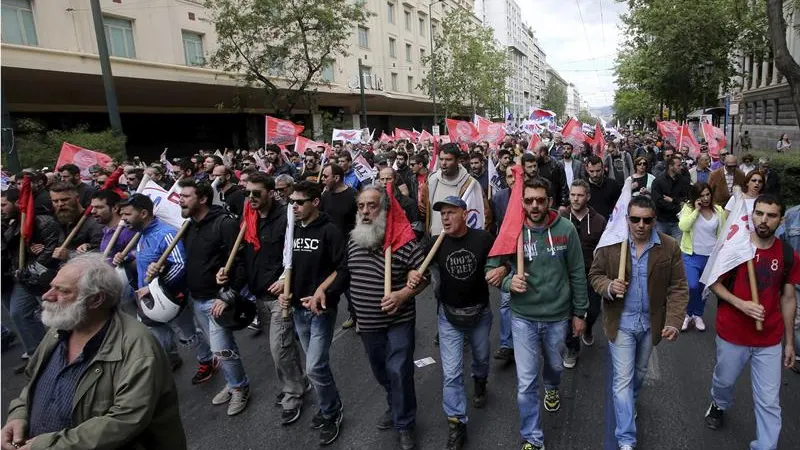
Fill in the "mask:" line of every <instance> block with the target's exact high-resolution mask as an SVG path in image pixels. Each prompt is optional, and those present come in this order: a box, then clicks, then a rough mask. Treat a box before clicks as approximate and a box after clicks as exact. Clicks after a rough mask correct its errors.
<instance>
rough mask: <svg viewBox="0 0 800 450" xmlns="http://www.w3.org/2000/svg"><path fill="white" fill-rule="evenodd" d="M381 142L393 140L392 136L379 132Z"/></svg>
mask: <svg viewBox="0 0 800 450" xmlns="http://www.w3.org/2000/svg"><path fill="white" fill-rule="evenodd" d="M380 141H381V142H394V137H392V136H389V135H388V134H386V133H384V132H381V139H380Z"/></svg>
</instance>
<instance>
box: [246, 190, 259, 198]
mask: <svg viewBox="0 0 800 450" xmlns="http://www.w3.org/2000/svg"><path fill="white" fill-rule="evenodd" d="M244 194H245V195H246V196H248V197H253V198H261V191H248V190H245V191H244Z"/></svg>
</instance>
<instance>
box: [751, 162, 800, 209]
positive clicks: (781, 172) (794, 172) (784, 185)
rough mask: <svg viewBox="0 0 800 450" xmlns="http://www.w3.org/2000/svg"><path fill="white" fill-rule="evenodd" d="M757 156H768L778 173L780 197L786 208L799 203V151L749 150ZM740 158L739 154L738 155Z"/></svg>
mask: <svg viewBox="0 0 800 450" xmlns="http://www.w3.org/2000/svg"><path fill="white" fill-rule="evenodd" d="M750 154H752V155H753V156H754V157H755V161H758V158H760V157H762V156H766V157H767V158H769V162H770V166H771V167H772V168H773V169H774V170H775V172H777V173H778V179H779V180H780V182H781V197H782V198H783V201H784V203H785V204H786V206H787V208H788V207H790V206H794V205H798V204H800V153H796V152H795V153H792V152H788V153H777V152H776V151H775V150H774V149H773V150H764V151H752V152H750ZM740 159H741V156H740Z"/></svg>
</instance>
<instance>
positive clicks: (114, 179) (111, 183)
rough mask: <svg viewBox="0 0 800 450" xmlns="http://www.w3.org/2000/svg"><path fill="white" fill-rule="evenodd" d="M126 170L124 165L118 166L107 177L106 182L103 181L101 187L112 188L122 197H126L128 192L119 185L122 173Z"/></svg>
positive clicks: (103, 188)
mask: <svg viewBox="0 0 800 450" xmlns="http://www.w3.org/2000/svg"><path fill="white" fill-rule="evenodd" d="M124 172H125V170H124V169H123V168H122V167H117V170H115V171H114V172H112V173H111V175H109V176H108V178H106V182H105V183H103V187H102V188H100V189H101V190H106V189H110V190H112V191H114V192H116V193H117V195H119V196H120V197H122V198H126V197H127V196H128V194H127V193H126V192H125V191H123V190H122V189H120V187H119V179H120V177H122V174H123V173H124Z"/></svg>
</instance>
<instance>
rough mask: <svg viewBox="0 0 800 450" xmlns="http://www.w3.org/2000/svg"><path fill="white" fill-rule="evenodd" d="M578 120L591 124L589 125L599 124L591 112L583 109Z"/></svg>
mask: <svg viewBox="0 0 800 450" xmlns="http://www.w3.org/2000/svg"><path fill="white" fill-rule="evenodd" d="M578 120H579V121H580V122H581V123H589V124H593V123H595V122H597V119H595V117H594V116H592V113H590V112H589V110H586V109H582V110H580V111H579V112H578Z"/></svg>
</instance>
